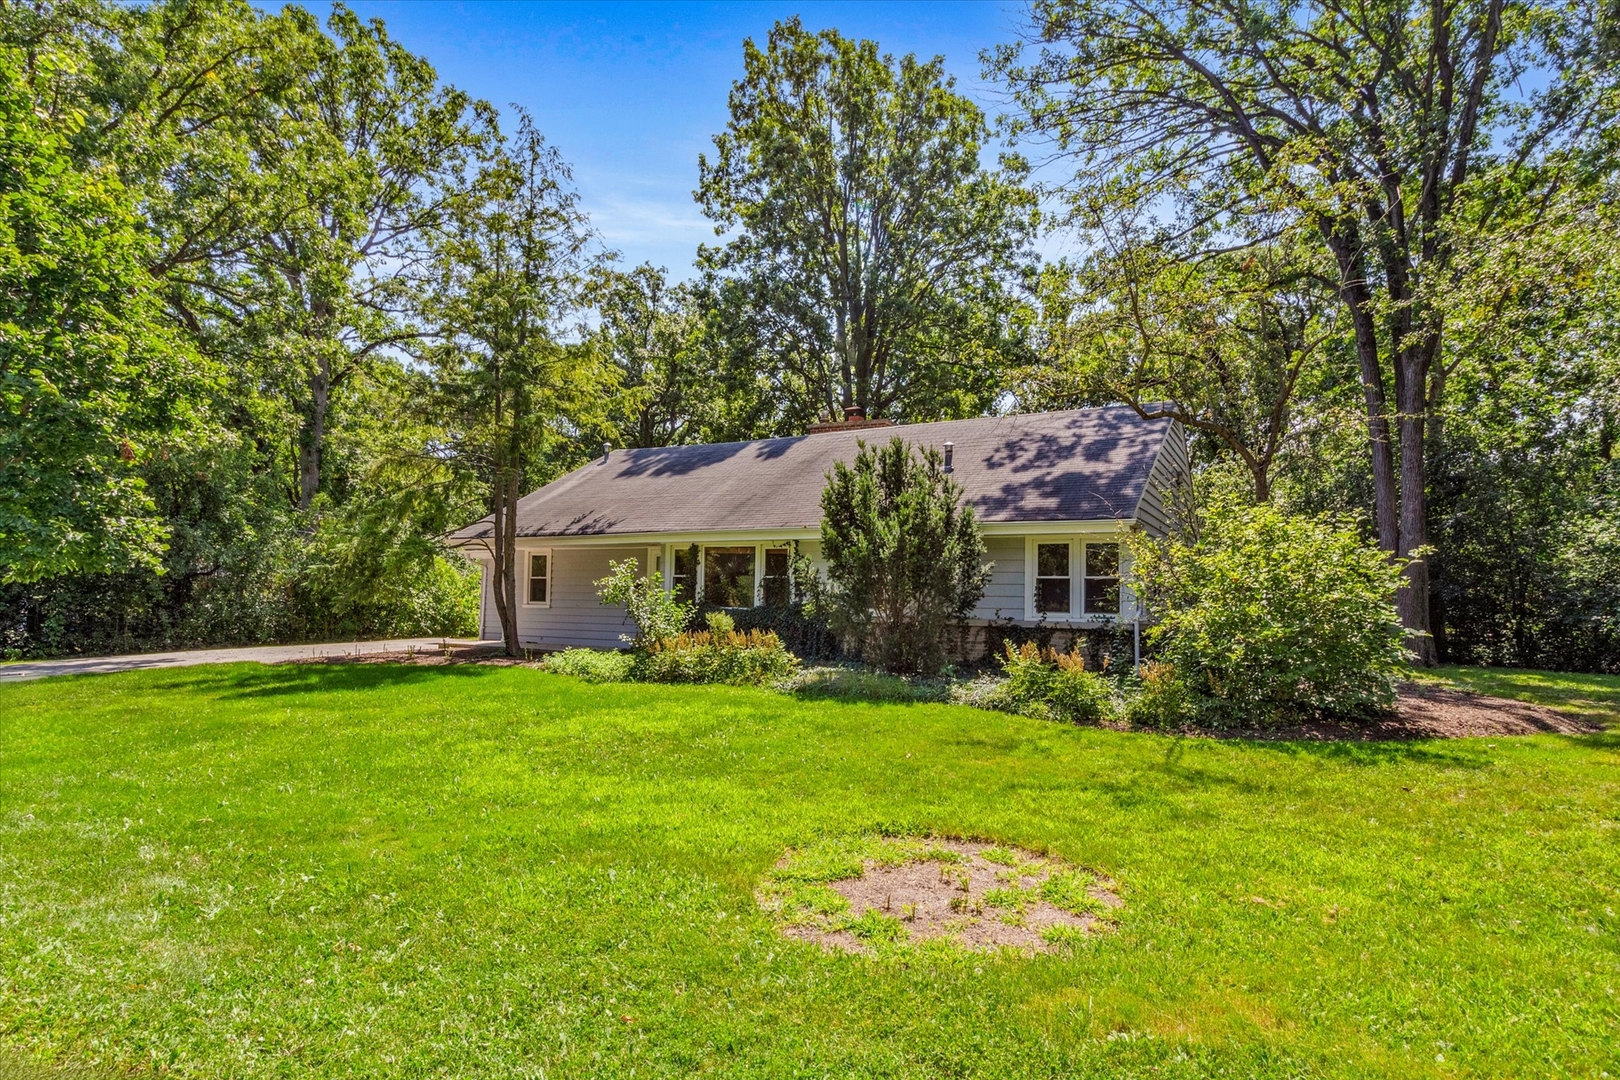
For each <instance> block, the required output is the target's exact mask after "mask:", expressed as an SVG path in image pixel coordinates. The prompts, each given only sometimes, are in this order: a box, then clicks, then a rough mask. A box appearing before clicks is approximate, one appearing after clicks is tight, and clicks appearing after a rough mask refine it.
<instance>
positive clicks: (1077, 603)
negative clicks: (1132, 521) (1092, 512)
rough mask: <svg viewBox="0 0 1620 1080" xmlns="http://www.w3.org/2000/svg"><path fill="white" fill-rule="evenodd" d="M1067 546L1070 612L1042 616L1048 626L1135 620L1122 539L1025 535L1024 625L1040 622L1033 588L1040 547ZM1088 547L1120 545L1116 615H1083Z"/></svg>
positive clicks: (1091, 535)
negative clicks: (1094, 545)
mask: <svg viewBox="0 0 1620 1080" xmlns="http://www.w3.org/2000/svg"><path fill="white" fill-rule="evenodd" d="M1063 543H1067V544H1068V545H1069V610H1068V612H1067V613H1066V614H1065V613H1061V612H1060V613H1058V614H1056V615H1053V614H1052V613H1051V612H1047V613H1046V614H1045V616H1044V617H1045V619H1046V621H1047V622H1048V623H1063V624H1071V625H1072V624H1077V623H1105V622H1109V621H1128V620H1130V619H1132V618H1135V617H1137V616H1138V614H1139V612H1138V611H1137V608H1136V594H1135V593H1134V592H1133V591H1132V590H1131V586H1130V554H1129V549H1128V548H1127V547H1126V545H1125V538H1124V536H1122V535H1120V534H1119V533H1109V532H1100V533H1080V534H1078V535H1069V536H1064V535H1062V534H1059V535H1055V536H1054V535H1048V534H1042V533H1025V534H1024V621H1025V622H1039V621H1040V620H1041V619H1042V617H1043V616H1042V613H1041V612H1039V611H1037V610H1035V586H1036V581H1035V579H1036V577H1037V571H1038V570H1039V568H1040V559H1039V553H1040V545H1042V544H1063ZM1088 544H1117V545H1119V611H1118V612H1117V613H1116V612H1091V613H1089V614H1088V613H1087V612H1086V545H1088Z"/></svg>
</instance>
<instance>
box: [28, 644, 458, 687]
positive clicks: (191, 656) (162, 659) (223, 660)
mask: <svg viewBox="0 0 1620 1080" xmlns="http://www.w3.org/2000/svg"><path fill="white" fill-rule="evenodd" d="M447 644H449V645H476V644H478V643H477V642H474V641H462V640H459V639H457V638H402V639H398V640H394V641H339V642H333V643H331V644H329V645H253V646H248V647H246V648H240V649H190V650H187V651H185V652H160V653H134V654H131V655H129V656H95V657H74V658H73V659H70V660H31V661H26V662H24V663H21V664H0V682H20V681H21V680H23V679H43V678H44V677H45V676H47V675H104V674H107V673H108V672H112V671H137V670H139V669H141V668H163V667H191V666H192V665H194V664H242V663H254V664H284V663H286V662H288V661H289V660H310V659H314V658H315V657H320V656H360V655H367V654H374V653H390V652H397V653H404V652H411V651H417V652H420V651H422V650H424V649H440V648H443V647H444V646H445V645H447Z"/></svg>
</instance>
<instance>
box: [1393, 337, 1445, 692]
mask: <svg viewBox="0 0 1620 1080" xmlns="http://www.w3.org/2000/svg"><path fill="white" fill-rule="evenodd" d="M1423 351H1424V350H1423V349H1422V348H1421V347H1418V348H1412V349H1407V350H1403V351H1402V352H1400V353H1397V354H1396V357H1395V362H1396V363H1397V364H1399V365H1401V369H1402V378H1401V379H1400V380H1399V381H1400V387H1399V397H1398V400H1397V402H1396V406H1397V408H1399V410H1400V416H1399V419H1398V421H1397V423H1398V426H1399V428H1400V433H1401V543H1400V547H1399V548H1398V549H1397V551H1396V554H1398V555H1400V556H1401V557H1402V558H1407V559H1410V560H1411V561H1410V562H1409V563H1407V566H1406V581H1407V586H1406V588H1404V589H1402V590H1400V591H1399V592H1397V593H1396V594H1395V610H1396V611H1397V612H1399V613H1400V617H1401V625H1402V626H1404V627H1406V630H1407V634H1408V635H1409V638H1408V641H1407V646H1408V648H1410V649H1411V650H1412V652H1413V653H1414V654H1415V655H1416V657H1417V662H1418V663H1419V664H1421V665H1423V666H1424V667H1433V666H1434V665H1435V663H1436V659H1435V648H1434V638H1433V637H1431V636H1430V634H1429V563H1428V554H1427V553H1426V552H1422V550H1421V549H1423V548H1426V547H1428V545H1429V500H1428V470H1427V468H1425V465H1426V461H1425V459H1424V455H1423V436H1424V432H1425V429H1426V427H1427V424H1428V416H1427V414H1428V404H1429V401H1428V377H1427V376H1428V370H1427V369H1428V364H1427V363H1426V362H1425V360H1424V356H1423ZM1414 552H1419V554H1417V555H1415V556H1414V555H1413V553H1414Z"/></svg>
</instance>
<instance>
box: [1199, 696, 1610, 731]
mask: <svg viewBox="0 0 1620 1080" xmlns="http://www.w3.org/2000/svg"><path fill="white" fill-rule="evenodd" d="M1602 730H1604V729H1603V726H1602V725H1601V724H1596V723H1593V722H1592V721H1590V720H1583V719H1582V718H1580V717H1578V716H1571V715H1570V714H1568V713H1563V712H1559V711H1558V710H1557V709H1552V708H1548V707H1547V706H1545V705H1532V704H1530V703H1529V702H1527V701H1513V700H1511V699H1509V698H1499V697H1487V696H1486V695H1484V694H1475V693H1471V692H1469V691H1467V690H1447V689H1444V688H1442V687H1438V686H1431V685H1428V684H1426V683H1402V684H1401V685H1400V687H1399V688H1398V690H1397V696H1396V701H1395V711H1394V713H1392V714H1391V715H1389V716H1387V717H1385V718H1383V719H1380V720H1374V721H1370V722H1368V723H1364V724H1354V725H1352V724H1335V723H1328V722H1321V723H1312V724H1301V725H1299V726H1297V727H1287V728H1272V729H1267V730H1257V731H1239V730H1222V731H1201V732H1197V734H1202V735H1212V736H1214V737H1216V738H1227V739H1275V740H1279V741H1301V740H1303V741H1317V742H1374V741H1388V740H1395V739H1468V738H1479V737H1481V736H1485V737H1495V736H1499V735H1539V734H1548V733H1550V734H1555V735H1590V734H1592V733H1594V732H1599V731H1602Z"/></svg>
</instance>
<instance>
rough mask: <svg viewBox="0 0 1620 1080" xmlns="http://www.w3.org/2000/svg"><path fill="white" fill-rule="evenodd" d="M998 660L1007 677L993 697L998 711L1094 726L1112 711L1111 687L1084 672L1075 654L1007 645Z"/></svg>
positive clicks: (1083, 663)
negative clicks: (996, 699)
mask: <svg viewBox="0 0 1620 1080" xmlns="http://www.w3.org/2000/svg"><path fill="white" fill-rule="evenodd" d="M1000 660H1001V667H1002V670H1003V671H1004V672H1006V676H1007V678H1006V681H1005V682H1003V683H1002V685H1001V688H1000V691H999V693H998V694H997V697H998V699H999V700H998V702H997V704H998V705H999V706H1000V707H1001V708H1005V709H1007V710H1009V711H1011V712H1021V713H1025V714H1033V715H1037V716H1039V715H1043V714H1044V715H1051V716H1056V717H1058V718H1059V719H1062V720H1069V721H1072V722H1074V723H1077V724H1079V723H1096V722H1097V721H1099V720H1103V719H1106V718H1108V717H1109V716H1111V715H1112V714H1113V712H1114V693H1113V686H1112V685H1111V684H1110V683H1109V681H1108V680H1107V679H1106V678H1104V677H1103V675H1102V674H1101V673H1099V672H1095V671H1087V670H1086V660H1085V657H1084V656H1082V655H1081V654H1080V653H1078V652H1070V653H1060V652H1058V651H1056V650H1055V649H1043V648H1041V647H1040V646H1039V645H1036V644H1035V643H1034V642H1032V641H1029V642H1025V643H1024V644H1023V645H1019V646H1014V645H1012V644H1011V643H1008V644H1007V646H1006V652H1005V654H1004V655H1003V656H1002V657H1001V658H1000Z"/></svg>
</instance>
